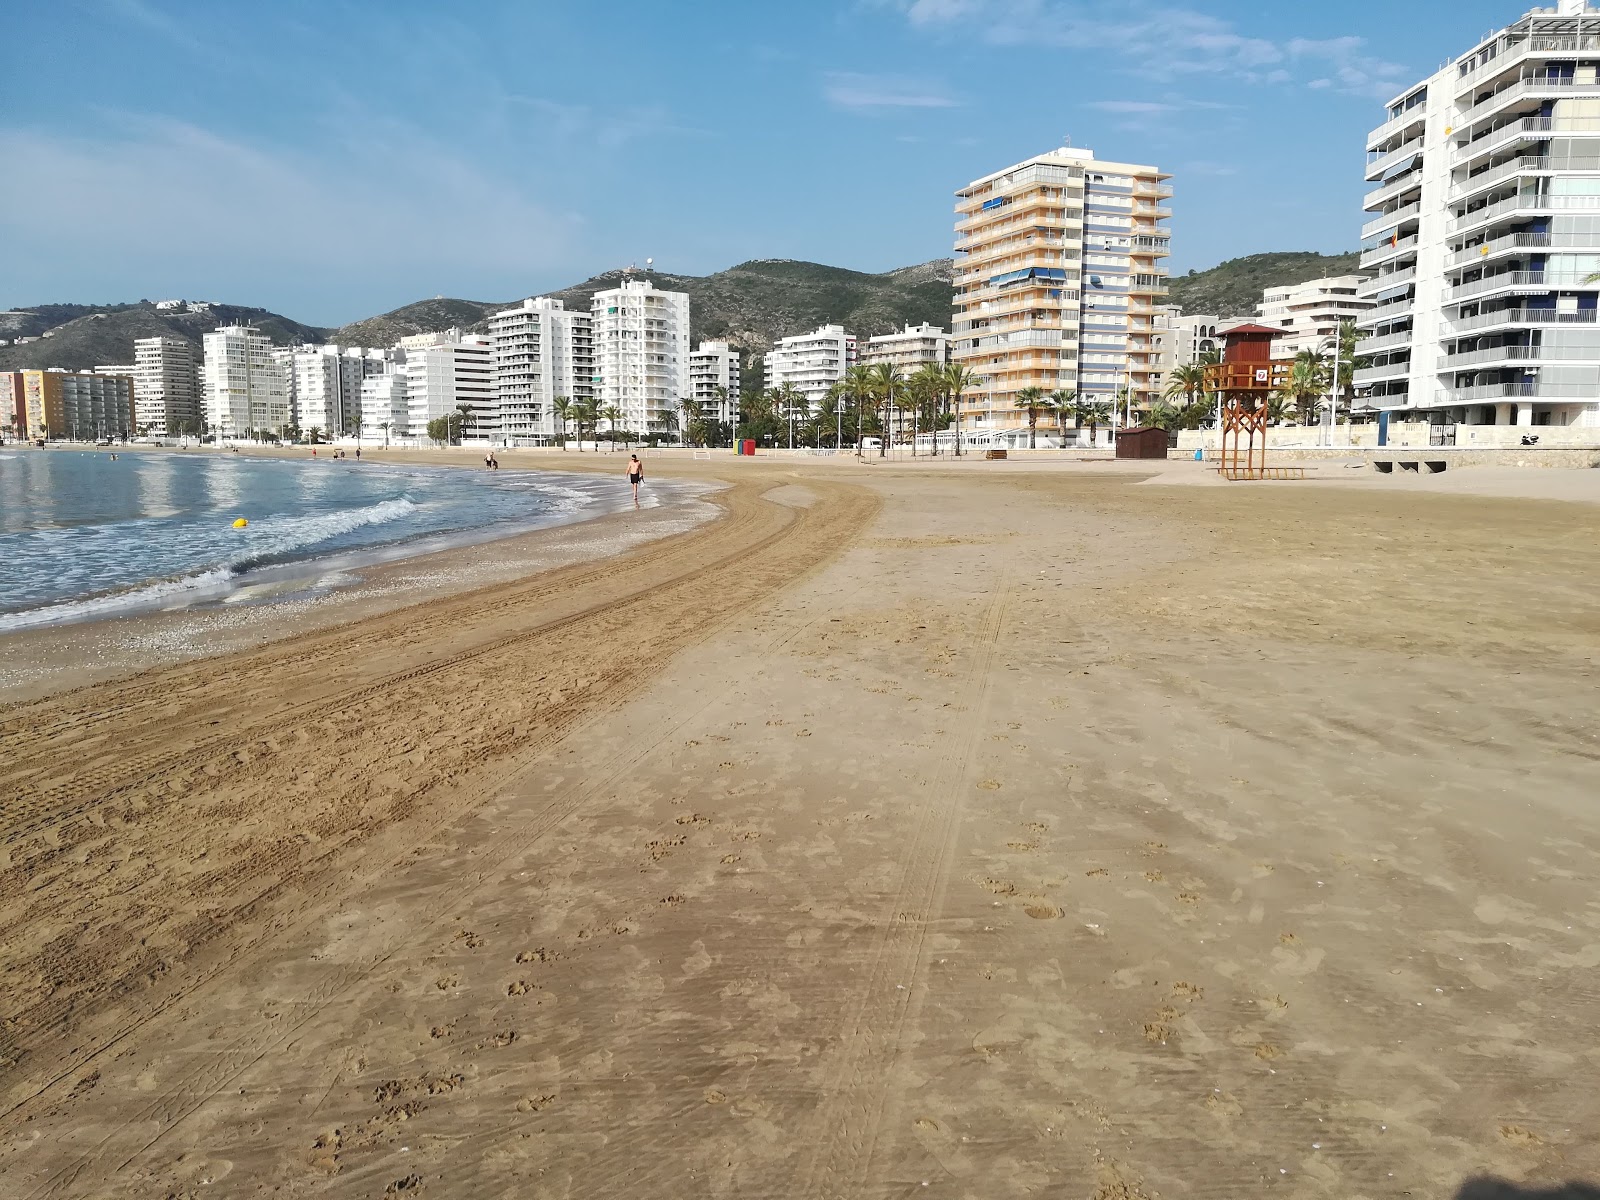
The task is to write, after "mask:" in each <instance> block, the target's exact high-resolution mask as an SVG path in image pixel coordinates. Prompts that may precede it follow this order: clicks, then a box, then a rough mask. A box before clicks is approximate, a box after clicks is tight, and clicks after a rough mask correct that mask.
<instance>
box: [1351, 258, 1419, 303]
mask: <svg viewBox="0 0 1600 1200" xmlns="http://www.w3.org/2000/svg"><path fill="white" fill-rule="evenodd" d="M1416 277H1417V269H1416V268H1415V267H1403V268H1401V269H1400V270H1398V271H1390V272H1389V273H1388V274H1387V275H1374V276H1373V277H1372V278H1371V279H1370V280H1368V281H1367V282H1366V283H1365V284H1364V285H1363V287H1364V289H1365V292H1366V294H1367V295H1377V294H1378V293H1379V292H1385V291H1388V290H1389V289H1390V288H1392V287H1399V286H1400V285H1401V284H1402V283H1410V282H1411V281H1412V280H1413V279H1415V278H1416ZM1339 303H1341V304H1346V305H1348V304H1349V303H1350V301H1349V300H1343V301H1339Z"/></svg>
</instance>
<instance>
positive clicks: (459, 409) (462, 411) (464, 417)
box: [456, 404, 473, 445]
mask: <svg viewBox="0 0 1600 1200" xmlns="http://www.w3.org/2000/svg"><path fill="white" fill-rule="evenodd" d="M456 413H457V416H456V443H457V444H458V445H459V444H460V443H461V442H464V441H465V440H466V437H467V425H468V424H469V423H470V422H471V420H472V413H473V409H472V405H470V404H458V405H456Z"/></svg>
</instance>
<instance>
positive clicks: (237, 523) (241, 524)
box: [233, 517, 250, 529]
mask: <svg viewBox="0 0 1600 1200" xmlns="http://www.w3.org/2000/svg"><path fill="white" fill-rule="evenodd" d="M248 524H250V522H249V521H246V520H245V519H244V518H243V517H240V518H239V519H238V520H237V521H235V522H234V523H233V527H234V528H235V529H243V528H244V527H245V526H246V525H248Z"/></svg>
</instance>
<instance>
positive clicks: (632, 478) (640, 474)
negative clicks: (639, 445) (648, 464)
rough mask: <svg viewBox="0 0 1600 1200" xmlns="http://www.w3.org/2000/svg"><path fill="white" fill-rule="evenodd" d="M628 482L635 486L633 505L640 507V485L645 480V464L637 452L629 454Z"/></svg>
mask: <svg viewBox="0 0 1600 1200" xmlns="http://www.w3.org/2000/svg"><path fill="white" fill-rule="evenodd" d="M628 482H629V483H630V484H631V485H632V486H633V506H634V507H635V508H638V507H639V485H640V484H641V483H643V482H644V464H643V463H642V462H640V461H639V456H638V455H637V454H630V455H628Z"/></svg>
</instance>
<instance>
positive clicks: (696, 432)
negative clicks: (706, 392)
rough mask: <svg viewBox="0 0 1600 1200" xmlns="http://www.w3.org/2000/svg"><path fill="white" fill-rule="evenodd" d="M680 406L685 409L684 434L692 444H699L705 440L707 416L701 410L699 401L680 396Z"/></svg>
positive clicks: (686, 439)
mask: <svg viewBox="0 0 1600 1200" xmlns="http://www.w3.org/2000/svg"><path fill="white" fill-rule="evenodd" d="M678 407H679V408H680V409H682V410H683V436H684V440H685V441H686V442H688V443H689V444H690V445H691V446H698V445H700V444H702V443H703V442H704V441H705V416H704V414H702V413H701V411H700V405H699V403H698V402H697V401H695V400H693V399H691V398H689V397H687V396H681V397H679V398H678Z"/></svg>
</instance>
